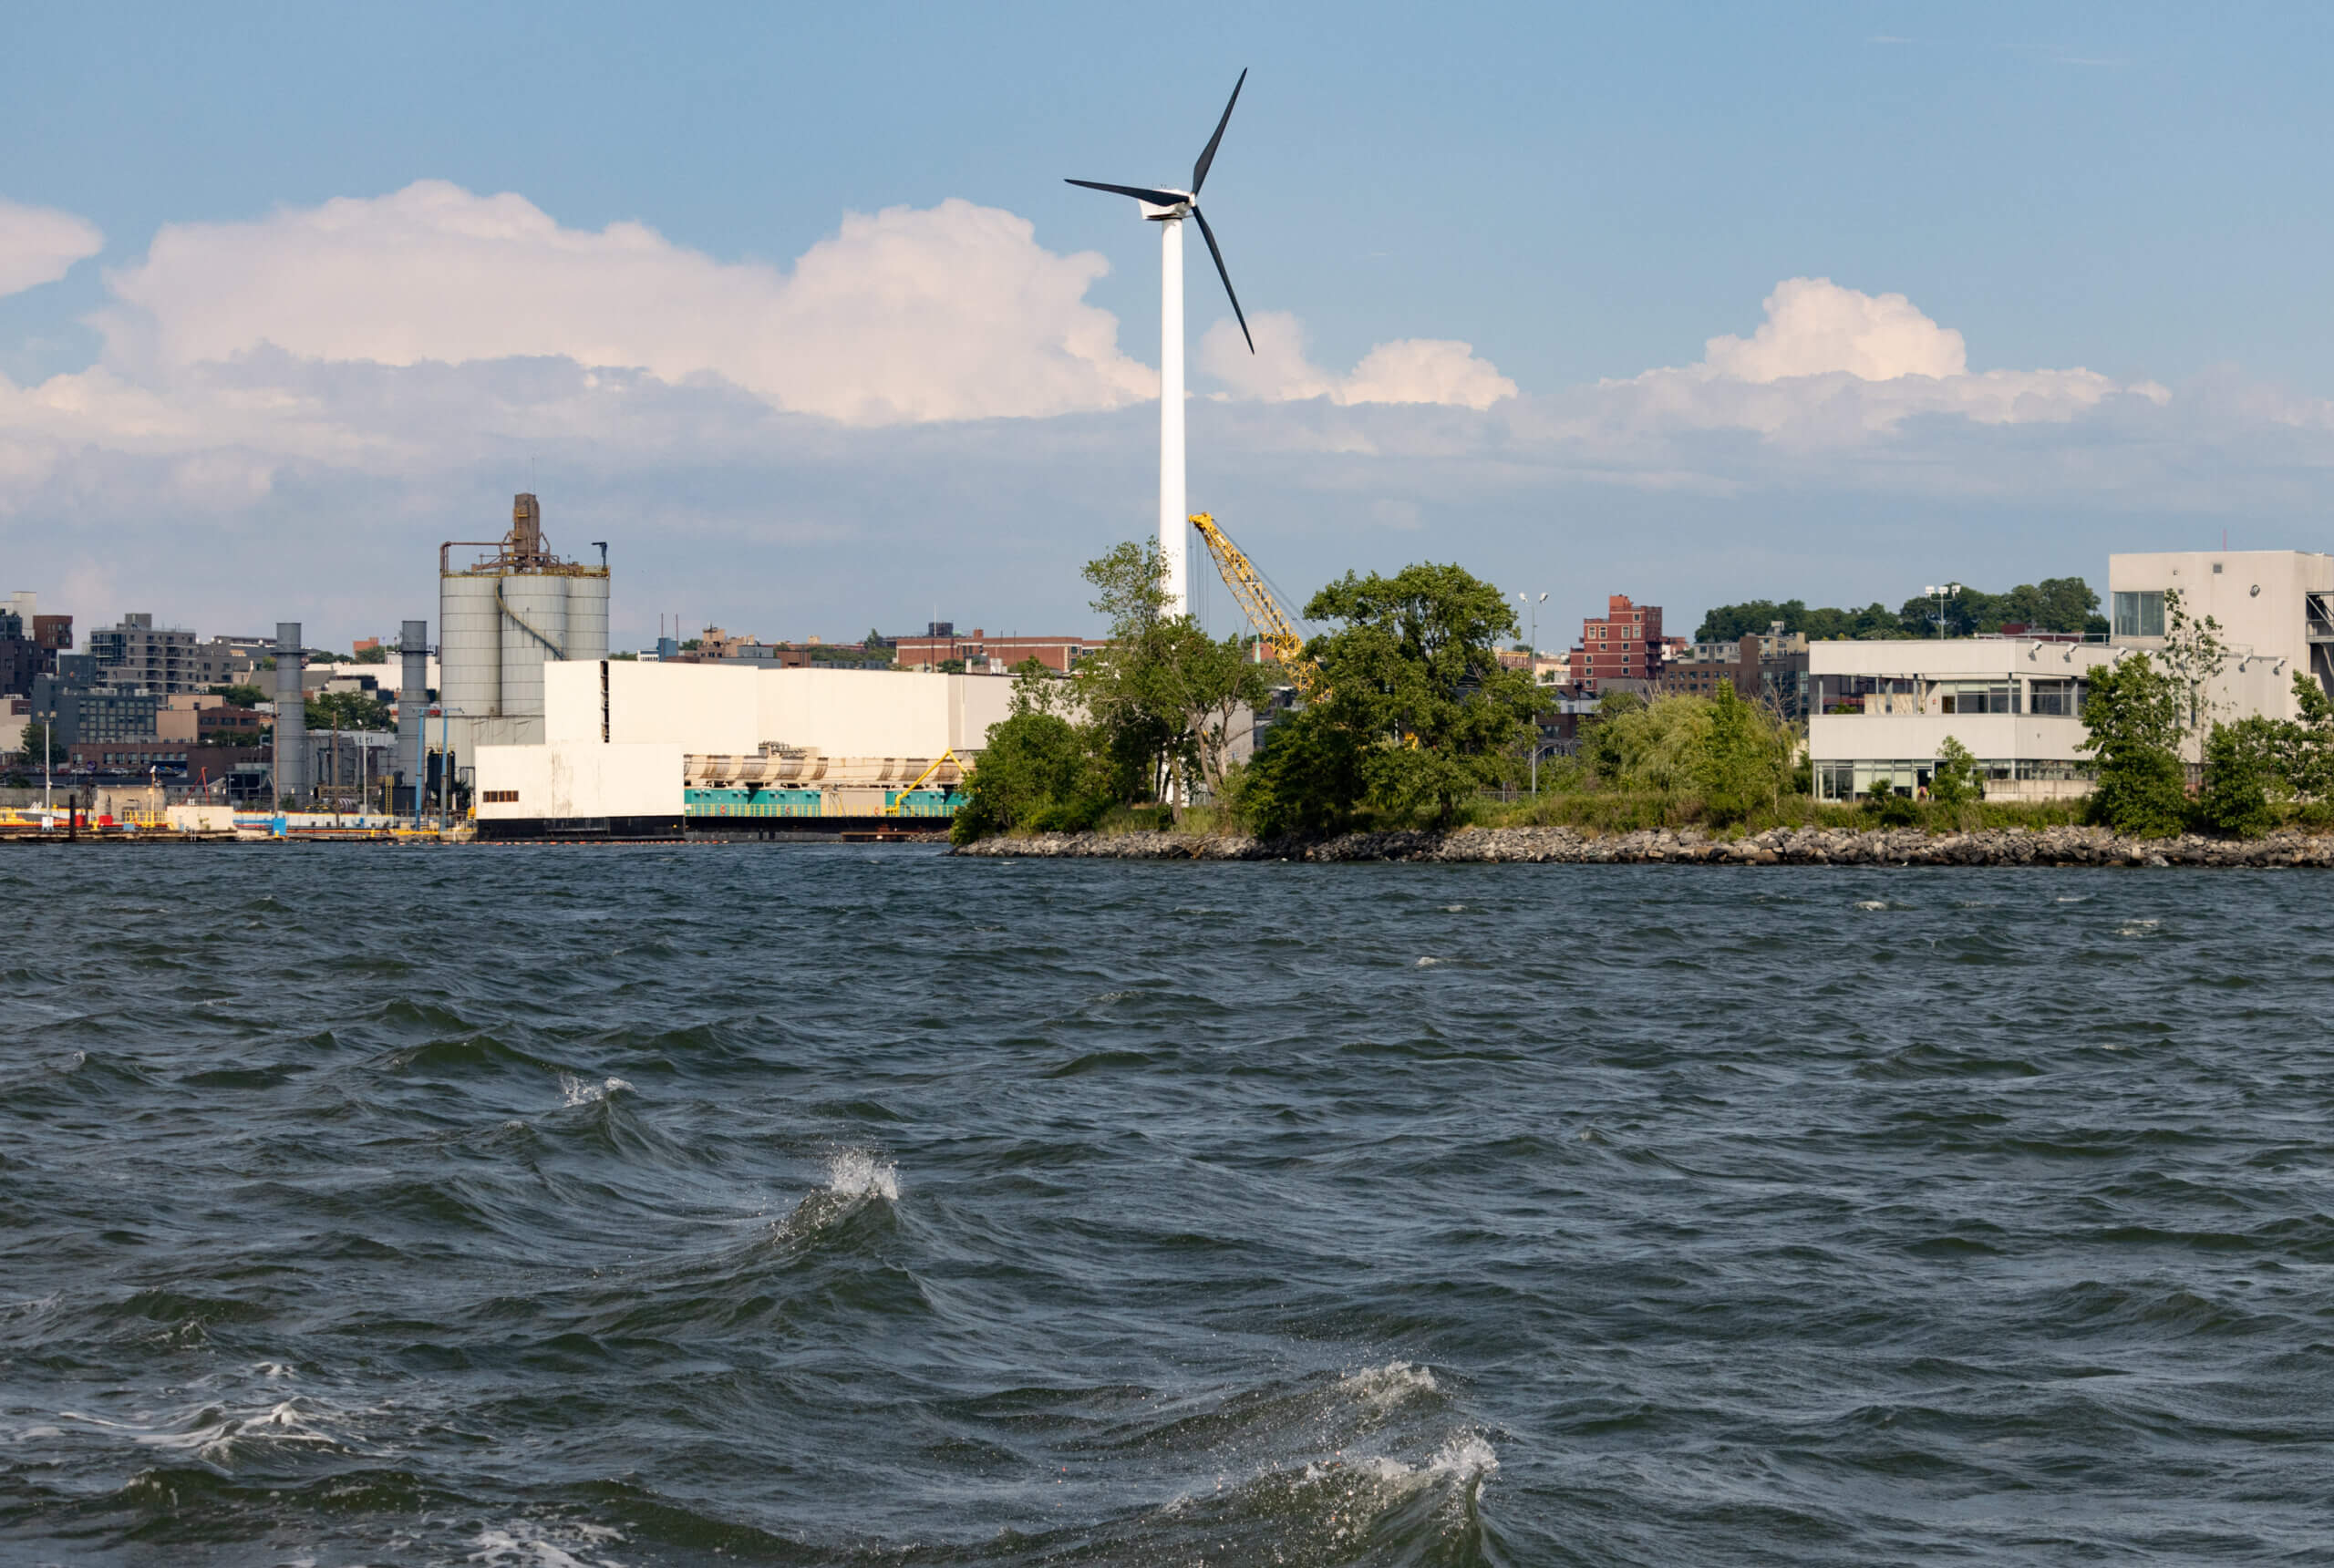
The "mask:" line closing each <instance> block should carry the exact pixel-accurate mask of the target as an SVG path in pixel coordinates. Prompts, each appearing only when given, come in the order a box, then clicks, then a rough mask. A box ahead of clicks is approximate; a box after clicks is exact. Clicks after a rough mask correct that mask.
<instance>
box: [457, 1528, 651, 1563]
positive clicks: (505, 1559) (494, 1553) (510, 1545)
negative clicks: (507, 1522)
mask: <svg viewBox="0 0 2334 1568" xmlns="http://www.w3.org/2000/svg"><path fill="white" fill-rule="evenodd" d="M553 1535H557V1536H559V1537H561V1538H562V1540H561V1541H554V1540H553V1539H552V1537H553ZM623 1539H624V1536H623V1535H622V1534H621V1533H620V1532H616V1531H614V1530H610V1529H608V1528H607V1527H605V1526H604V1525H598V1524H570V1525H563V1526H560V1527H558V1528H556V1529H553V1528H550V1527H546V1526H543V1525H539V1524H530V1523H527V1522H523V1521H522V1522H514V1523H513V1524H512V1525H511V1528H510V1529H508V1530H492V1529H489V1530H481V1531H480V1532H478V1534H477V1536H476V1537H475V1538H473V1539H472V1540H471V1542H470V1544H471V1545H472V1546H475V1547H477V1548H478V1550H477V1551H475V1552H473V1553H470V1555H469V1556H468V1557H467V1558H465V1559H463V1561H464V1562H468V1563H488V1564H491V1565H492V1568H624V1565H623V1564H622V1563H618V1562H617V1561H616V1560H615V1559H614V1558H613V1557H607V1556H603V1555H601V1554H600V1553H599V1548H601V1547H602V1546H604V1545H605V1544H606V1543H607V1542H611V1541H622V1540H623ZM562 1541H563V1542H565V1544H562ZM569 1546H573V1547H574V1548H575V1549H576V1550H575V1551H573V1552H571V1551H569V1550H568V1547H569ZM587 1552H588V1553H592V1555H590V1556H584V1555H582V1553H587Z"/></svg>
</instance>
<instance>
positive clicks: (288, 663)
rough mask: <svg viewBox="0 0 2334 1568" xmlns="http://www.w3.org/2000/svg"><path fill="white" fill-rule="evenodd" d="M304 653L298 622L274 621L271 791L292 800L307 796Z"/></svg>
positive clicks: (302, 798) (301, 800)
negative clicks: (273, 765)
mask: <svg viewBox="0 0 2334 1568" xmlns="http://www.w3.org/2000/svg"><path fill="white" fill-rule="evenodd" d="M306 664H307V656H306V654H305V651H304V649H303V647H302V645H301V642H300V623H299V622H297V621H278V622H277V623H275V793H276V796H277V798H278V799H281V798H282V797H284V796H285V795H289V796H291V797H292V799H294V800H295V801H298V802H301V803H304V804H305V802H306V800H307V799H308V695H307V693H306V692H305V691H304V690H302V689H301V684H300V672H301V670H302V668H303V667H305V665H306Z"/></svg>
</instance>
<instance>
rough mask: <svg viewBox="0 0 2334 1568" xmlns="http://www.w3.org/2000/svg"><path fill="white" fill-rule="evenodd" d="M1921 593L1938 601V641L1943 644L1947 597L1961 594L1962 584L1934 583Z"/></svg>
mask: <svg viewBox="0 0 2334 1568" xmlns="http://www.w3.org/2000/svg"><path fill="white" fill-rule="evenodd" d="M1921 591H1922V592H1923V593H1926V594H1928V595H1929V596H1930V597H1932V598H1934V599H1935V600H1936V635H1937V640H1938V641H1939V642H1943V641H1944V640H1945V596H1946V595H1947V594H1948V593H1960V592H1961V584H1960V583H1930V584H1929V585H1928V586H1927V587H1926V588H1924V589H1923V590H1921Z"/></svg>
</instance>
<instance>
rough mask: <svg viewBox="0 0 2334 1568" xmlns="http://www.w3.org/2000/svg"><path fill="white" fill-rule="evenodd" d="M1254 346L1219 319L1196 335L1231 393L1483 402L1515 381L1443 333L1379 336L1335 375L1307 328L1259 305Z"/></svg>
mask: <svg viewBox="0 0 2334 1568" xmlns="http://www.w3.org/2000/svg"><path fill="white" fill-rule="evenodd" d="M1249 329H1250V332H1251V333H1252V335H1254V336H1255V340H1256V351H1255V353H1254V354H1251V353H1249V352H1248V346H1247V344H1246V343H1244V342H1243V341H1242V340H1241V336H1240V329H1239V328H1238V327H1236V326H1234V325H1233V324H1232V323H1231V322H1230V321H1228V320H1224V321H1218V322H1217V323H1216V324H1215V325H1213V326H1212V327H1210V328H1208V330H1207V333H1206V335H1204V336H1203V337H1202V338H1201V339H1200V367H1201V368H1202V369H1203V370H1205V371H1206V372H1207V373H1208V374H1209V375H1211V376H1213V377H1215V378H1216V379H1217V380H1219V381H1221V382H1223V383H1224V385H1225V386H1226V387H1229V388H1231V392H1232V395H1233V396H1234V397H1245V398H1255V399H1256V400H1259V401H1262V402H1266V403H1295V402H1302V401H1305V400H1306V399H1308V398H1313V397H1327V399H1329V401H1331V402H1332V403H1337V404H1348V405H1350V404H1356V403H1431V404H1439V405H1441V406H1443V407H1454V408H1475V409H1483V408H1488V407H1491V406H1492V404H1494V403H1496V402H1498V401H1499V400H1500V399H1501V398H1503V397H1514V396H1515V383H1514V382H1513V381H1511V380H1509V379H1508V378H1507V377H1504V376H1502V375H1501V374H1500V373H1499V367H1498V366H1495V365H1493V364H1492V362H1491V361H1489V360H1488V359H1478V358H1477V357H1476V356H1475V349H1474V346H1473V345H1472V344H1468V343H1458V342H1454V341H1451V340H1450V339H1448V338H1431V337H1405V338H1400V339H1398V340H1397V341H1395V342H1392V343H1381V344H1379V345H1378V346H1376V347H1375V348H1372V349H1371V350H1370V351H1369V352H1368V354H1366V355H1364V356H1362V359H1361V363H1360V364H1358V365H1357V366H1354V367H1353V372H1352V374H1350V375H1348V376H1335V375H1332V374H1330V373H1329V372H1328V371H1327V370H1324V369H1322V368H1321V367H1320V366H1317V365H1315V364H1314V363H1313V362H1312V361H1311V360H1310V359H1308V358H1307V357H1306V352H1305V329H1304V327H1303V325H1301V324H1300V323H1299V322H1298V321H1297V319H1296V316H1294V315H1290V314H1289V313H1288V312H1286V311H1277V310H1273V311H1264V312H1261V313H1259V314H1258V315H1257V316H1256V318H1255V321H1253V322H1251V323H1250V324H1249Z"/></svg>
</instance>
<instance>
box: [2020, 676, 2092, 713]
mask: <svg viewBox="0 0 2334 1568" xmlns="http://www.w3.org/2000/svg"><path fill="white" fill-rule="evenodd" d="M2032 689H2033V697H2034V707H2033V709H2032V711H2033V712H2035V713H2045V714H2051V715H2055V716H2056V717H2060V718H2073V717H2076V716H2077V715H2078V714H2080V713H2081V712H2082V683H2081V681H2072V680H2051V681H2036V682H2035V683H2034V684H2033V688H2032Z"/></svg>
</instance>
